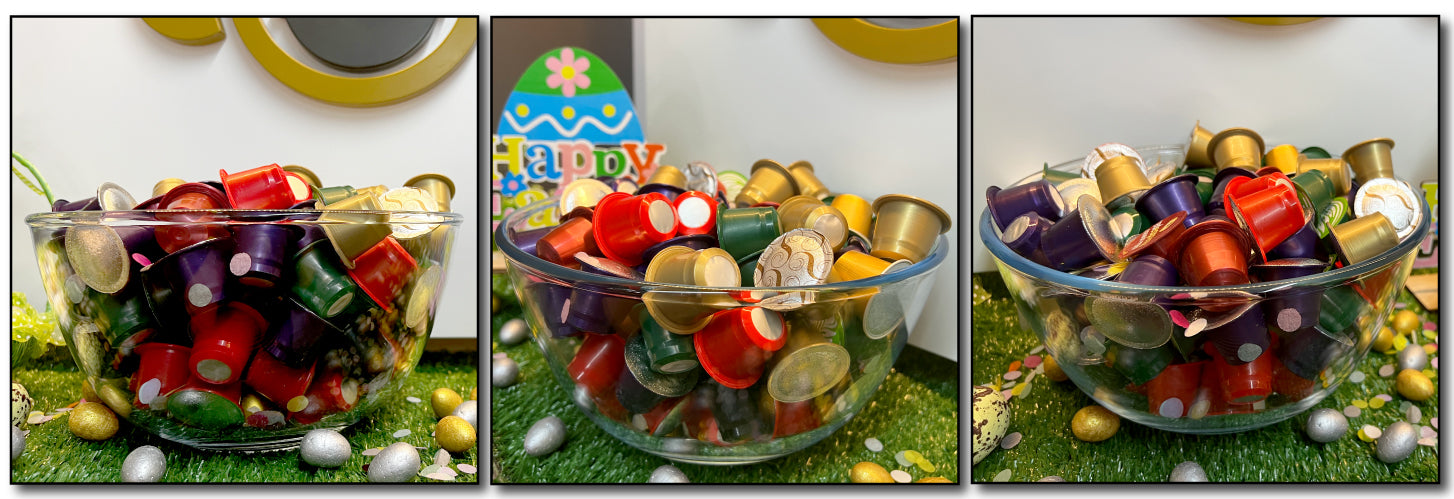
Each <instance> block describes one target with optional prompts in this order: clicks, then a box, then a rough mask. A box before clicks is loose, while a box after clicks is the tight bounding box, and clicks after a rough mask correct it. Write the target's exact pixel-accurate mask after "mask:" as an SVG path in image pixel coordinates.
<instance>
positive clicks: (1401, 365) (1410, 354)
mask: <svg viewBox="0 0 1454 499" xmlns="http://www.w3.org/2000/svg"><path fill="white" fill-rule="evenodd" d="M1425 367H1429V352H1425V351H1424V347H1422V346H1419V345H1415V344H1413V343H1409V345H1408V346H1406V347H1404V349H1403V350H1399V351H1398V370H1400V371H1402V370H1404V369H1413V370H1415V371H1422V370H1424V368H1425Z"/></svg>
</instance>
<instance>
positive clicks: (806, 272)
mask: <svg viewBox="0 0 1454 499" xmlns="http://www.w3.org/2000/svg"><path fill="white" fill-rule="evenodd" d="M724 253H725V252H724ZM832 268H833V250H832V247H831V246H830V245H829V243H828V241H827V240H826V238H825V237H824V236H823V234H821V233H819V232H818V231H816V230H813V229H794V230H790V231H787V232H784V233H783V235H781V236H778V238H777V239H774V240H773V241H772V243H771V244H769V245H768V246H767V248H765V249H764V250H763V252H762V255H761V256H759V257H758V260H757V268H756V269H755V270H754V271H753V273H752V281H753V285H754V286H756V287H780V286H813V285H818V284H823V283H824V282H827V280H828V273H829V271H830V270H831V269H832Z"/></svg>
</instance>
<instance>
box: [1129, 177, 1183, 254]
mask: <svg viewBox="0 0 1454 499" xmlns="http://www.w3.org/2000/svg"><path fill="white" fill-rule="evenodd" d="M1198 185H1200V184H1198ZM1150 226H1151V222H1148V221H1147V217H1145V216H1143V215H1141V212H1139V211H1136V208H1135V207H1134V206H1121V207H1119V208H1116V209H1115V210H1112V211H1111V231H1112V234H1113V235H1114V236H1115V237H1116V242H1117V243H1119V244H1125V243H1126V241H1128V240H1130V239H1131V236H1134V235H1136V234H1140V233H1142V232H1145V231H1146V229H1147V228H1149V227H1150Z"/></svg>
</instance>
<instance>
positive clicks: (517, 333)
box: [500, 317, 530, 345]
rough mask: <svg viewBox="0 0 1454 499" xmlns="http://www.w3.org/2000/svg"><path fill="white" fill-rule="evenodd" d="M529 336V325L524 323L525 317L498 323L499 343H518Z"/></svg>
mask: <svg viewBox="0 0 1454 499" xmlns="http://www.w3.org/2000/svg"><path fill="white" fill-rule="evenodd" d="M529 337H530V327H529V326H527V325H526V324H525V319H521V318H518V317H517V318H514V319H510V320H508V321H505V323H504V324H501V325H500V343H504V344H506V345H518V344H520V342H522V341H525V339H526V338H529Z"/></svg>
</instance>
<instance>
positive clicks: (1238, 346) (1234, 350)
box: [1203, 303, 1270, 366]
mask: <svg viewBox="0 0 1454 499" xmlns="http://www.w3.org/2000/svg"><path fill="white" fill-rule="evenodd" d="M1203 334H1206V335H1209V338H1211V341H1212V344H1213V345H1215V346H1216V347H1217V351H1218V352H1220V353H1221V354H1222V357H1223V358H1225V359H1226V360H1227V364H1228V365H1233V366H1240V365H1242V364H1246V363H1248V362H1252V361H1253V360H1257V357H1259V356H1261V355H1262V352H1265V351H1267V347H1268V345H1269V344H1270V338H1268V336H1267V324H1265V323H1264V322H1263V315H1262V304H1261V303H1255V304H1253V305H1252V306H1250V307H1247V308H1246V309H1245V310H1243V311H1242V313H1241V314H1240V315H1238V316H1237V317H1236V318H1234V319H1232V320H1231V321H1228V322H1227V323H1226V324H1223V325H1221V326H1219V327H1217V328H1215V329H1209V330H1207V331H1206V332H1205V333H1203Z"/></svg>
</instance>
